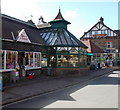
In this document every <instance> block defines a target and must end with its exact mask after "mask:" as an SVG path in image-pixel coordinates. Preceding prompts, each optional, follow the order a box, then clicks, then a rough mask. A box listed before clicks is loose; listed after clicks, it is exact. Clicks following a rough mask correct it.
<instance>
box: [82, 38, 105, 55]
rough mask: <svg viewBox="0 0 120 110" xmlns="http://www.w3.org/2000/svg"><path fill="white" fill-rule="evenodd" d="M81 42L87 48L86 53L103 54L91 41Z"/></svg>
mask: <svg viewBox="0 0 120 110" xmlns="http://www.w3.org/2000/svg"><path fill="white" fill-rule="evenodd" d="M82 42H83V43H84V44H85V45H86V46H88V49H87V51H88V52H89V53H104V50H103V49H101V48H100V47H98V46H97V45H96V44H95V43H93V42H92V41H91V40H89V39H87V40H82Z"/></svg>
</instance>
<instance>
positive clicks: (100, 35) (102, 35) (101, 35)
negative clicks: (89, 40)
mask: <svg viewBox="0 0 120 110" xmlns="http://www.w3.org/2000/svg"><path fill="white" fill-rule="evenodd" d="M96 36H99V37H104V36H107V34H95V35H93V37H96Z"/></svg>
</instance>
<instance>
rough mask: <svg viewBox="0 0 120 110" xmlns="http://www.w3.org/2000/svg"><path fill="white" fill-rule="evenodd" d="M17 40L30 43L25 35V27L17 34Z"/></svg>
mask: <svg viewBox="0 0 120 110" xmlns="http://www.w3.org/2000/svg"><path fill="white" fill-rule="evenodd" d="M17 41H20V42H28V43H31V41H30V39H29V37H28V36H27V34H26V32H25V29H22V30H21V31H20V33H19V34H18V38H17Z"/></svg>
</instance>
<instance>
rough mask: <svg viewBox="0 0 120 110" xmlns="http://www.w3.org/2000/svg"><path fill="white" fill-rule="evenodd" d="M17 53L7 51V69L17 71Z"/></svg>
mask: <svg viewBox="0 0 120 110" xmlns="http://www.w3.org/2000/svg"><path fill="white" fill-rule="evenodd" d="M15 56H16V55H15V52H14V51H7V54H6V68H7V69H15V65H16V61H15Z"/></svg>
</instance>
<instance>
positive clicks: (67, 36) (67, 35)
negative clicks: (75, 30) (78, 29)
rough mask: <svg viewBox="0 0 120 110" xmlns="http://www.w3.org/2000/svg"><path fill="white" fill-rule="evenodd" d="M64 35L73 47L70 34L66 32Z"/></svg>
mask: <svg viewBox="0 0 120 110" xmlns="http://www.w3.org/2000/svg"><path fill="white" fill-rule="evenodd" d="M64 35H65V37H66V39H67V42H68V44H69V45H73V43H72V41H71V39H70V37H69V34H68V33H67V32H66V31H64Z"/></svg>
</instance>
